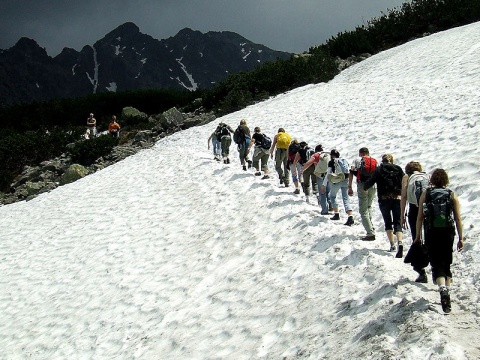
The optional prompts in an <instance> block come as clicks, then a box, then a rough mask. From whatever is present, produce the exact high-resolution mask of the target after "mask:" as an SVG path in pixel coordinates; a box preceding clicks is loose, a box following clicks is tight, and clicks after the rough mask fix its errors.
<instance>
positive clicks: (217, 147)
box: [212, 136, 222, 156]
mask: <svg viewBox="0 0 480 360" xmlns="http://www.w3.org/2000/svg"><path fill="white" fill-rule="evenodd" d="M212 145H213V155H215V156H217V155H218V156H220V154H221V153H222V143H221V142H220V141H218V140H217V137H216V136H214V137H212Z"/></svg>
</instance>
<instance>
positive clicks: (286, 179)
mask: <svg viewBox="0 0 480 360" xmlns="http://www.w3.org/2000/svg"><path fill="white" fill-rule="evenodd" d="M281 152H282V165H283V168H284V169H285V170H284V175H283V177H284V178H283V181H284V182H285V185H286V186H287V185H288V184H289V183H290V166H288V150H287V149H281Z"/></svg>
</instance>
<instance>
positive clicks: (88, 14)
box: [0, 0, 404, 56]
mask: <svg viewBox="0 0 480 360" xmlns="http://www.w3.org/2000/svg"><path fill="white" fill-rule="evenodd" d="M403 2H404V1H403V0H295V1H293V0H242V1H238V0H156V1H154V0H115V1H112V0H82V1H78V0H75V1H72V0H60V1H58V0H50V1H48V0H47V1H45V0H37V1H34V0H2V2H1V3H0V48H2V49H5V48H8V47H11V46H13V45H14V44H15V43H16V42H17V41H18V39H20V37H22V36H25V37H29V38H32V39H34V40H36V41H37V42H38V44H39V45H40V46H42V47H45V48H46V49H47V51H48V53H49V54H50V55H52V56H55V55H56V54H58V53H59V52H60V51H61V50H62V48H63V47H72V48H75V49H77V50H80V49H81V48H82V47H83V46H85V45H88V44H93V43H94V42H95V41H97V40H99V39H101V38H102V37H103V36H104V35H105V34H107V33H108V32H110V31H111V30H113V29H114V28H116V27H117V26H119V25H121V24H123V23H125V22H127V21H132V22H134V23H135V24H137V25H138V26H139V28H140V31H142V32H143V33H145V34H148V35H151V36H152V37H154V38H157V39H165V38H168V37H170V36H174V35H175V34H176V33H177V32H178V31H179V30H181V29H183V28H185V27H189V28H192V29H194V30H200V31H202V32H207V31H210V30H214V31H222V30H229V31H234V32H237V33H239V34H240V35H242V36H244V37H246V38H247V39H249V40H251V41H253V42H256V43H261V44H264V45H266V46H268V47H270V48H272V49H275V50H283V51H291V52H302V51H305V50H308V48H309V47H311V46H313V45H316V44H321V43H323V42H324V41H325V40H326V39H328V38H329V37H331V36H332V35H335V34H337V33H338V32H339V31H343V30H349V29H353V28H354V27H355V26H356V25H360V24H361V23H362V22H366V21H367V20H368V19H370V18H372V17H374V16H380V15H381V12H382V11H383V12H386V11H387V8H389V9H391V8H393V7H398V6H400V5H401V4H402V3H403Z"/></svg>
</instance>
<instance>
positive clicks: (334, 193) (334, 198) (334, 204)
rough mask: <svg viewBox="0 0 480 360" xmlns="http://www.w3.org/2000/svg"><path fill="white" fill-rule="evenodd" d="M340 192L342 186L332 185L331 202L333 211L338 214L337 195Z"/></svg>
mask: <svg viewBox="0 0 480 360" xmlns="http://www.w3.org/2000/svg"><path fill="white" fill-rule="evenodd" d="M338 190H340V184H330V201H331V203H332V207H333V210H334V211H335V212H338V204H337V193H338Z"/></svg>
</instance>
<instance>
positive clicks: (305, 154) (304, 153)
mask: <svg viewBox="0 0 480 360" xmlns="http://www.w3.org/2000/svg"><path fill="white" fill-rule="evenodd" d="M298 153H299V154H300V164H302V165H304V164H305V163H306V162H307V161H308V159H310V158H311V157H312V155H313V154H315V151H314V150H313V149H310V148H309V147H308V146H305V147H304V148H301V149H300V150H298Z"/></svg>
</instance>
